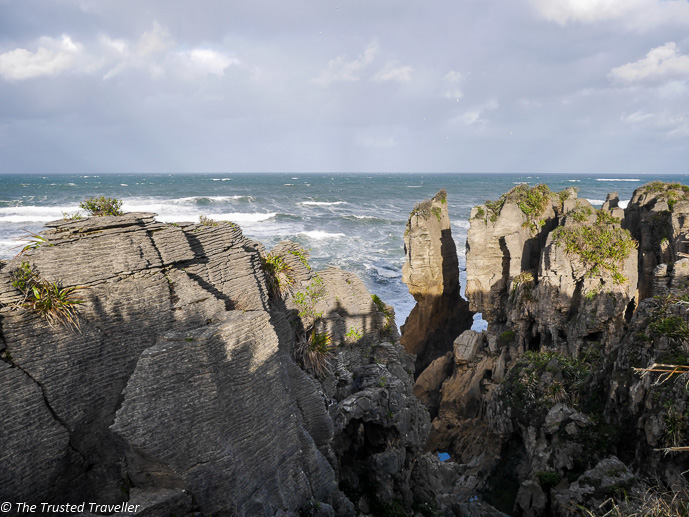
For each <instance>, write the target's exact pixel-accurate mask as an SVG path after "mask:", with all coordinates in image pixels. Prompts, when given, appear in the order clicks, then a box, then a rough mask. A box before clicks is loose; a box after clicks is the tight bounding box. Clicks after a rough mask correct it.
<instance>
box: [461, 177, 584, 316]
mask: <svg viewBox="0 0 689 517" xmlns="http://www.w3.org/2000/svg"><path fill="white" fill-rule="evenodd" d="M563 192H564V193H561V194H562V195H560V194H558V195H555V194H553V193H551V192H550V190H549V189H548V187H546V186H545V185H538V186H536V187H533V188H531V189H529V187H528V186H527V185H518V186H516V187H515V188H514V189H512V190H511V191H510V192H508V193H507V194H504V195H503V196H502V197H501V198H500V199H499V200H498V201H495V202H486V203H485V204H484V205H479V206H477V207H474V208H473V209H472V211H471V216H470V224H471V226H470V230H469V232H468V233H467V244H466V247H467V251H466V257H467V285H466V296H467V298H468V300H469V303H470V307H471V310H473V311H477V312H481V313H482V314H483V317H484V319H486V320H488V321H496V322H497V321H502V320H504V319H505V317H506V316H505V303H506V294H505V293H506V292H507V291H508V290H509V287H510V284H511V282H512V279H514V278H515V277H517V276H519V275H520V274H521V273H522V272H524V271H534V270H535V269H536V268H537V267H538V263H539V260H540V250H541V248H542V247H543V245H544V244H545V239H546V237H547V235H548V232H549V231H550V230H552V229H553V226H554V225H555V224H556V220H555V217H556V213H559V212H560V211H561V208H562V203H563V200H565V202H567V200H566V199H569V200H570V201H569V202H575V201H576V191H575V190H574V189H567V190H566V191H563ZM565 198H566V199H565Z"/></svg>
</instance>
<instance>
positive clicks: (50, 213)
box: [0, 205, 79, 223]
mask: <svg viewBox="0 0 689 517" xmlns="http://www.w3.org/2000/svg"><path fill="white" fill-rule="evenodd" d="M77 210H79V207H78V206H76V205H68V206H8V207H2V208H0V222H3V223H26V222H31V221H35V222H42V223H44V222H48V221H54V220H55V219H62V214H63V213H64V212H70V213H73V212H75V211H77Z"/></svg>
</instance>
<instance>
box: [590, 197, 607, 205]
mask: <svg viewBox="0 0 689 517" xmlns="http://www.w3.org/2000/svg"><path fill="white" fill-rule="evenodd" d="M586 201H588V202H589V203H591V204H592V205H602V204H603V203H605V199H588V198H587V199H586Z"/></svg>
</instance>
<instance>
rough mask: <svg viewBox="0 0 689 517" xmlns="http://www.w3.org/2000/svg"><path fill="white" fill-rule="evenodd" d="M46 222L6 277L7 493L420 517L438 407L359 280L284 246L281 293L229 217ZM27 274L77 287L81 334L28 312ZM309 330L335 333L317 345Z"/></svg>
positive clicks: (149, 508) (0, 280)
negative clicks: (418, 478) (418, 383)
mask: <svg viewBox="0 0 689 517" xmlns="http://www.w3.org/2000/svg"><path fill="white" fill-rule="evenodd" d="M47 226H48V230H46V231H45V232H44V233H43V236H44V238H45V242H43V241H41V243H40V245H38V244H37V245H36V246H35V247H34V248H33V249H29V250H27V251H26V252H25V253H24V254H22V255H20V256H18V257H16V258H15V259H13V260H11V261H9V262H8V263H6V264H3V265H2V267H1V268H0V329H1V332H0V336H1V338H2V339H1V340H0V354H1V355H0V358H1V359H2V361H0V393H1V394H2V396H3V398H4V400H5V401H8V403H9V406H8V410H7V411H6V412H5V413H7V414H6V415H4V416H6V418H3V419H2V420H1V421H0V436H2V437H3V440H4V442H5V444H6V445H7V447H6V449H5V452H4V453H3V454H2V458H3V459H2V465H3V468H2V469H0V476H1V479H2V481H3V483H2V485H1V486H0V500H2V501H9V502H18V501H27V502H55V503H60V502H75V501H80V502H81V501H90V500H92V501H98V503H101V504H106V503H121V502H122V500H128V501H130V502H132V503H134V502H135V503H136V504H139V505H140V508H139V510H138V513H136V515H170V514H175V515H211V514H212V515H239V516H241V515H247V516H248V515H252V516H253V515H295V514H298V513H299V512H302V514H309V515H343V516H345V515H354V513H355V512H356V511H361V512H370V513H371V514H375V515H380V514H382V513H383V512H385V511H389V510H390V508H393V509H400V511H405V512H410V511H411V508H412V506H413V505H414V504H415V499H414V497H415V494H414V493H413V492H412V490H411V485H410V482H411V481H410V480H411V474H412V470H413V468H414V465H415V463H416V458H417V456H418V455H419V453H420V452H421V449H422V448H423V446H424V444H425V442H426V437H427V434H428V426H429V418H428V413H427V412H426V410H425V409H424V407H423V406H422V405H421V404H420V403H419V402H418V401H417V400H416V399H415V398H414V397H413V395H412V380H413V368H414V365H413V360H412V359H411V358H410V356H408V355H407V354H406V353H405V352H404V350H403V348H402V347H401V345H400V344H399V343H398V341H397V339H398V338H399V334H398V332H397V329H396V328H395V326H394V313H393V311H392V309H391V308H390V307H389V306H386V305H385V304H384V303H382V302H380V300H373V299H372V297H371V296H370V295H369V293H368V292H367V291H366V289H365V287H364V285H363V283H362V282H361V280H360V279H359V278H357V277H356V276H355V275H352V274H350V273H346V272H344V271H341V270H338V269H335V268H329V269H327V270H325V271H320V272H315V271H313V270H311V268H310V266H309V265H308V260H307V259H308V257H307V255H306V254H305V252H304V251H303V250H301V249H300V248H298V247H297V246H296V245H294V244H291V243H281V244H280V245H279V246H278V247H276V248H275V249H274V250H272V251H271V253H272V254H274V256H275V255H279V256H280V257H281V261H282V262H281V264H287V266H286V269H285V270H284V271H287V272H288V273H289V275H288V276H289V282H288V284H289V285H287V284H285V285H283V287H284V289H283V290H280V289H278V290H277V291H276V290H275V289H272V290H271V289H269V285H271V286H274V284H272V283H270V284H269V281H268V280H269V278H268V277H267V276H266V272H265V271H268V270H269V268H267V265H266V264H267V260H268V259H269V253H268V252H267V251H266V250H265V249H264V248H263V246H262V245H260V244H258V243H255V242H253V241H251V240H249V239H247V238H245V237H244V236H243V235H242V232H241V230H240V229H239V228H238V227H237V226H236V225H233V224H231V223H212V222H211V223H209V224H180V225H176V224H175V225H165V224H161V223H158V222H156V221H155V218H154V214H144V213H137V214H126V215H124V216H119V217H100V218H90V219H85V220H78V221H56V222H55V223H51V224H49V225H47ZM280 267H282V266H280ZM22 272H24V273H22ZM22 275H24V277H22ZM27 275H28V276H27ZM21 278H24V280H26V281H35V282H39V281H40V282H41V284H40V285H43V286H50V287H51V288H56V289H57V290H58V291H60V289H62V288H64V289H70V288H73V287H78V288H79V289H78V290H77V291H74V292H72V293H71V294H68V295H65V296H67V298H68V299H69V297H72V298H75V297H78V298H80V303H78V304H77V305H76V310H77V311H78V314H79V316H78V319H77V321H76V325H73V326H67V325H63V324H60V323H59V322H54V323H53V324H52V325H50V324H49V323H48V321H47V320H46V319H45V318H44V317H43V316H41V314H40V313H39V312H37V311H36V310H31V309H30V308H27V307H26V306H25V305H26V300H27V299H32V298H30V297H31V296H32V295H30V294H29V295H27V296H28V297H29V298H25V297H24V296H23V295H22V291H21V289H20V287H21V286H20V285H19V284H18V283H17V282H18V279H19V280H21ZM13 284H14V285H13ZM37 285H38V284H37ZM56 292H57V291H56ZM75 326H78V328H75ZM307 331H308V332H307ZM312 332H317V333H319V334H321V338H322V336H323V335H326V336H327V339H325V340H324V341H323V348H322V349H318V350H316V352H314V350H315V349H316V347H315V345H313V343H312V341H309V339H311V340H312V339H314V336H313V334H312ZM305 340H306V341H305ZM319 350H320V351H319ZM307 351H310V352H314V353H315V354H316V356H319V354H320V358H321V360H322V364H323V369H322V370H319V371H316V370H314V369H313V368H312V365H313V363H312V362H309V361H307V360H305V358H304V354H305V353H306V352H307ZM8 411H9V412H8Z"/></svg>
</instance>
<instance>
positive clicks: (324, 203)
mask: <svg viewBox="0 0 689 517" xmlns="http://www.w3.org/2000/svg"><path fill="white" fill-rule="evenodd" d="M346 203H347V202H346V201H332V202H329V201H302V202H300V203H299V204H300V205H313V206H330V205H344V204H346Z"/></svg>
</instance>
